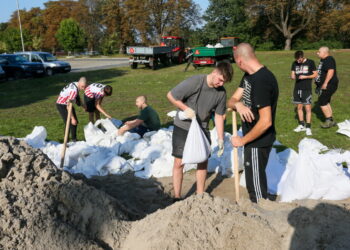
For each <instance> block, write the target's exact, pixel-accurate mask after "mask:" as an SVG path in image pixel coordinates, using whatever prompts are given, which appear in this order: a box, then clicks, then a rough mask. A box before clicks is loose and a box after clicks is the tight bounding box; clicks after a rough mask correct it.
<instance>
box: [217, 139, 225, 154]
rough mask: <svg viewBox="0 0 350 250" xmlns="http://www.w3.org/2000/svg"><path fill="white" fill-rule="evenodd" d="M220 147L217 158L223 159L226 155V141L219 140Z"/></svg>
mask: <svg viewBox="0 0 350 250" xmlns="http://www.w3.org/2000/svg"><path fill="white" fill-rule="evenodd" d="M218 147H219V150H218V154H217V156H218V157H221V156H222V154H223V153H224V140H218Z"/></svg>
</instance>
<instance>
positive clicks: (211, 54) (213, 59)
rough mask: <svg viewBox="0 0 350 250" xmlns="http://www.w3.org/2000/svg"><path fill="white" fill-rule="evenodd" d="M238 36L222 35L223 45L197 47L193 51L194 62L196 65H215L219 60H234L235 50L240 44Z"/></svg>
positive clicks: (221, 41)
mask: <svg viewBox="0 0 350 250" xmlns="http://www.w3.org/2000/svg"><path fill="white" fill-rule="evenodd" d="M238 42H239V38H238V37H222V38H221V39H220V44H221V45H222V46H223V47H196V48H194V49H192V51H193V61H192V63H193V64H194V65H196V66H200V65H215V64H216V63H217V62H218V61H223V60H228V61H231V62H233V61H234V58H233V52H234V49H235V48H236V46H237V45H238Z"/></svg>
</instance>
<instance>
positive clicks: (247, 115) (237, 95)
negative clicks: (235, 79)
mask: <svg viewBox="0 0 350 250" xmlns="http://www.w3.org/2000/svg"><path fill="white" fill-rule="evenodd" d="M243 91H244V89H243V88H238V89H237V90H236V91H235V92H234V93H233V95H232V96H231V98H230V100H228V102H227V107H228V108H231V109H233V110H236V111H237V112H238V113H239V115H240V116H241V119H242V121H243V122H252V121H253V120H254V115H253V113H252V111H251V110H250V108H248V107H246V106H245V105H244V104H243V103H242V102H241V101H240V100H241V99H242V97H243Z"/></svg>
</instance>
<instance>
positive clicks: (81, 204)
mask: <svg viewBox="0 0 350 250" xmlns="http://www.w3.org/2000/svg"><path fill="white" fill-rule="evenodd" d="M127 220H128V217H127V216H126V214H125V212H124V211H123V206H122V205H121V204H119V203H118V202H117V200H116V199H114V198H112V197H110V196H109V195H106V194H105V193H104V192H102V191H99V190H97V189H95V188H93V187H90V186H88V185H86V184H85V183H84V182H83V181H82V180H75V179H74V178H72V177H71V176H70V175H69V174H67V173H66V172H63V171H61V170H58V169H57V168H56V167H55V166H54V164H53V163H52V162H51V160H50V159H49V158H48V157H47V156H46V155H44V154H43V153H42V152H41V151H40V150H37V149H33V148H31V147H30V146H28V145H27V144H26V143H25V142H23V141H18V140H17V139H14V138H11V137H0V249H30V248H33V249H100V248H104V249H106V248H108V247H112V248H118V247H119V244H120V242H121V241H122V239H123V237H124V236H125V234H126V233H127V231H128V230H127V229H128V227H129V223H128V222H127Z"/></svg>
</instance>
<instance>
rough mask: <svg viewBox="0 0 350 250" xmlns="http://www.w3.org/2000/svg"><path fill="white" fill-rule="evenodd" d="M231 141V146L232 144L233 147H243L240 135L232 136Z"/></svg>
mask: <svg viewBox="0 0 350 250" xmlns="http://www.w3.org/2000/svg"><path fill="white" fill-rule="evenodd" d="M231 143H232V146H234V147H243V146H244V142H243V139H242V137H240V136H232V137H231Z"/></svg>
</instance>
